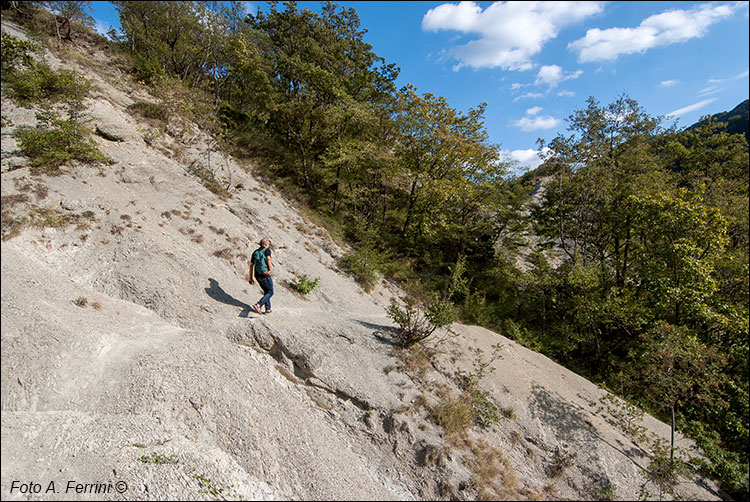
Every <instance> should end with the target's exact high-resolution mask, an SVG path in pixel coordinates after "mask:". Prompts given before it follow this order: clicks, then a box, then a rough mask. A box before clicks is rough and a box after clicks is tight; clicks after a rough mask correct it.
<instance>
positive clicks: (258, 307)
mask: <svg viewBox="0 0 750 502" xmlns="http://www.w3.org/2000/svg"><path fill="white" fill-rule="evenodd" d="M252 309H253V310H254V311H256V312H257V313H259V314H261V315H263V312H261V310H260V305H258V304H257V303H256V304H255V305H253V306H252Z"/></svg>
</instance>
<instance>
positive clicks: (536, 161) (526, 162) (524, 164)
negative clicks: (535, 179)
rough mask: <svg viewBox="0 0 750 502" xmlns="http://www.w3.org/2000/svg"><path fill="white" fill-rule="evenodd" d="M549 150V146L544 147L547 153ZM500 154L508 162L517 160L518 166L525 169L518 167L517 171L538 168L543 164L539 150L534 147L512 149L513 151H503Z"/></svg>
mask: <svg viewBox="0 0 750 502" xmlns="http://www.w3.org/2000/svg"><path fill="white" fill-rule="evenodd" d="M548 151H549V148H547V147H544V151H543V153H547V152H548ZM500 156H501V157H502V159H503V160H505V161H506V162H517V163H518V166H519V167H521V168H523V169H516V170H515V171H517V172H518V171H523V170H524V169H526V170H531V169H536V168H537V167H539V166H540V165H541V164H542V159H541V158H540V157H539V150H534V149H533V148H528V149H526V150H511V151H502V152H500Z"/></svg>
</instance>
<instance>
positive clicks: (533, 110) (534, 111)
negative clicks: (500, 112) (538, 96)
mask: <svg viewBox="0 0 750 502" xmlns="http://www.w3.org/2000/svg"><path fill="white" fill-rule="evenodd" d="M541 111H542V107H541V106H535V107H533V108H529V109H528V110H526V115H536V114H537V113H539V112H541Z"/></svg>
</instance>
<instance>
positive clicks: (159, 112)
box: [128, 101, 168, 121]
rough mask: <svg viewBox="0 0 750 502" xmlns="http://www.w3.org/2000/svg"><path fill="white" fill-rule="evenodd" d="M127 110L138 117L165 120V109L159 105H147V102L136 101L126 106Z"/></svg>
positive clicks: (166, 114)
mask: <svg viewBox="0 0 750 502" xmlns="http://www.w3.org/2000/svg"><path fill="white" fill-rule="evenodd" d="M128 110H132V111H134V112H136V113H138V114H139V115H141V116H143V117H145V118H147V119H152V120H161V121H166V120H167V116H168V113H167V107H166V106H164V105H163V104H161V103H149V102H148V101H137V102H135V103H133V104H132V105H130V106H128Z"/></svg>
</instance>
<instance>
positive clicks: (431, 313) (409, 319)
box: [387, 296, 456, 347]
mask: <svg viewBox="0 0 750 502" xmlns="http://www.w3.org/2000/svg"><path fill="white" fill-rule="evenodd" d="M402 300H403V302H404V307H403V308H402V307H401V306H400V305H399V304H398V302H397V301H396V300H395V299H393V298H392V299H391V304H390V306H389V307H388V309H387V314H388V317H390V318H391V319H392V320H393V321H394V322H395V323H396V324H398V325H399V329H398V333H397V334H396V342H397V343H398V344H399V345H400V346H402V347H410V346H412V345H414V344H415V343H417V342H419V341H422V340H424V339H425V338H427V337H428V336H430V335H431V334H432V333H434V332H435V330H436V329H438V328H442V327H444V326H448V325H449V324H451V323H452V322H453V321H454V320H455V319H456V314H455V312H454V311H453V306H452V305H451V304H450V303H449V302H447V301H441V300H438V299H433V300H432V301H431V302H430V303H429V304H428V305H427V306H424V305H422V304H421V303H420V302H419V301H418V300H416V299H414V298H412V297H410V296H405V297H403V298H402Z"/></svg>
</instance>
